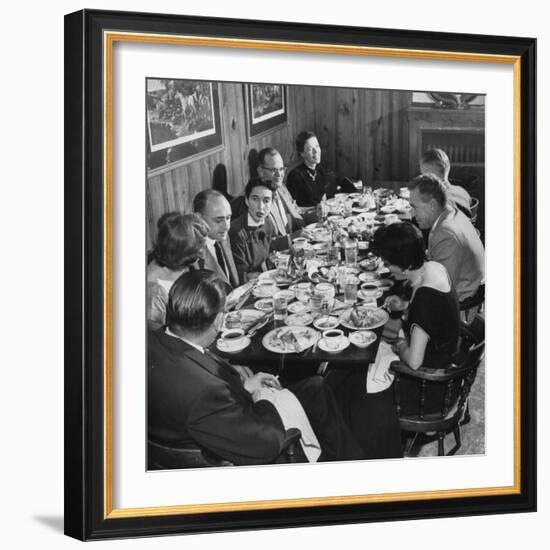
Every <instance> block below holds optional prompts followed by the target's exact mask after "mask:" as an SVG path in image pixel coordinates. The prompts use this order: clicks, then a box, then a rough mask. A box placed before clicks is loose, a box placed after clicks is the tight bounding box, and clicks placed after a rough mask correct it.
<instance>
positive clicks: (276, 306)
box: [273, 292, 287, 321]
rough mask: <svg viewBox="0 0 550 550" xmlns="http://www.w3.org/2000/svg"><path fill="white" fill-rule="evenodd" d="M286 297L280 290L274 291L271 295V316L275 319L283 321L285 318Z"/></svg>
mask: <svg viewBox="0 0 550 550" xmlns="http://www.w3.org/2000/svg"><path fill="white" fill-rule="evenodd" d="M286 306H287V297H286V294H284V293H282V292H276V293H275V294H274V295H273V317H274V319H275V321H284V320H285V319H286V315H287V313H286Z"/></svg>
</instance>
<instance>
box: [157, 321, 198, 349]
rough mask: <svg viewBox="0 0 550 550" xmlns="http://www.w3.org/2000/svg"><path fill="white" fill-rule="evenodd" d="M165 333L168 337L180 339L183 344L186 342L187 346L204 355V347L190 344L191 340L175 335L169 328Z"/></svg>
mask: <svg viewBox="0 0 550 550" xmlns="http://www.w3.org/2000/svg"><path fill="white" fill-rule="evenodd" d="M164 332H165V333H166V334H167V335H168V336H172V337H174V338H179V339H180V340H181V341H182V342H185V343H186V344H189V345H190V346H191V347H193V348H195V349H196V350H198V351H200V352H201V353H204V348H203V347H202V346H199V345H198V344H193V342H190V341H189V340H186V339H185V338H182V337H181V336H178V335H177V334H174V333H173V332H172V331H171V330H170V329H169V328H168V327H166V329H165V331H164Z"/></svg>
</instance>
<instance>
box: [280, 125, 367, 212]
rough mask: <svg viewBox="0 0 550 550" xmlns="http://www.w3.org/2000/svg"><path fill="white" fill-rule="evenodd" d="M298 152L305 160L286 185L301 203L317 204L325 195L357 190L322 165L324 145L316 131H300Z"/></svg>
mask: <svg viewBox="0 0 550 550" xmlns="http://www.w3.org/2000/svg"><path fill="white" fill-rule="evenodd" d="M296 151H297V152H298V156H300V157H301V158H302V161H303V162H302V163H301V164H300V165H298V166H297V167H296V168H294V170H292V171H291V172H290V173H289V174H288V177H287V180H286V184H287V187H288V190H289V191H290V194H291V195H292V197H293V198H294V200H295V201H296V203H297V204H298V206H317V205H318V204H319V203H320V202H321V200H322V199H323V197H328V198H330V197H333V196H334V195H335V194H336V193H340V192H342V193H354V192H355V191H356V189H355V186H354V185H353V183H351V181H349V180H348V179H347V178H336V177H334V176H333V175H330V174H328V173H327V171H326V170H325V169H324V168H323V167H322V166H321V165H320V164H319V163H320V162H321V146H320V145H319V141H318V140H317V136H316V135H315V134H314V133H312V132H308V131H305V132H301V133H300V134H298V137H297V138H296Z"/></svg>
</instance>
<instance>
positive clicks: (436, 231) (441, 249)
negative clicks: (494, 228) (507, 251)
mask: <svg viewBox="0 0 550 550" xmlns="http://www.w3.org/2000/svg"><path fill="white" fill-rule="evenodd" d="M409 189H410V191H411V195H410V203H411V206H412V208H413V212H414V216H415V218H416V221H417V223H418V227H420V229H429V230H430V234H429V237H428V255H429V257H430V259H432V260H434V261H436V262H439V263H441V264H443V265H444V266H445V268H446V269H447V271H448V273H449V275H450V277H451V281H452V283H453V286H454V288H455V290H456V293H457V295H458V299H459V300H460V301H461V302H462V301H464V300H465V299H466V298H469V297H471V296H473V295H474V294H476V293H477V291H478V289H479V287H480V285H482V284H483V282H484V279H485V251H484V249H483V244H482V243H481V240H480V238H479V235H478V234H477V232H476V230H475V228H474V226H473V225H472V224H471V223H470V220H469V219H468V218H467V217H466V216H465V215H464V214H463V213H462V212H461V211H460V210H458V209H457V208H455V207H454V206H453V205H452V204H451V203H449V201H448V200H447V190H446V188H445V186H444V185H443V183H442V182H441V180H440V179H439V178H437V177H436V176H434V175H432V174H425V175H422V176H417V177H416V178H414V179H413V180H412V181H411V182H410V183H409Z"/></svg>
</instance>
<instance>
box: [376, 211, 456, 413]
mask: <svg viewBox="0 0 550 550" xmlns="http://www.w3.org/2000/svg"><path fill="white" fill-rule="evenodd" d="M372 248H373V250H374V251H375V253H376V254H377V255H378V256H380V257H381V258H382V260H383V261H384V264H385V265H386V267H387V268H388V269H389V270H390V273H391V274H392V275H393V276H394V277H395V278H396V279H397V280H406V281H408V283H409V284H410V286H411V289H412V295H411V299H410V302H408V305H407V304H406V303H405V302H403V301H402V300H401V299H400V298H398V297H397V296H391V297H390V298H389V303H390V307H391V308H394V309H397V310H403V309H404V308H405V307H406V308H407V320H406V322H405V323H404V326H403V329H404V332H405V338H404V339H398V341H397V342H396V343H395V344H394V345H393V349H394V351H395V353H397V354H398V355H399V357H400V359H401V360H402V361H403V362H405V363H407V364H408V365H409V366H410V367H411V368H412V369H415V370H416V369H418V368H419V367H420V366H422V367H423V368H430V369H437V368H443V367H446V366H448V365H449V364H450V363H451V361H452V356H453V355H454V354H455V353H456V351H457V346H458V337H459V331H460V316H459V309H458V299H457V296H456V293H455V290H454V288H453V284H452V282H451V279H450V277H449V274H448V273H447V270H446V269H445V267H444V266H443V265H442V264H440V263H438V262H435V261H428V260H427V259H426V255H425V248H424V239H423V238H422V234H421V232H420V231H419V230H418V228H417V227H415V226H414V225H412V224H411V223H408V222H401V223H394V224H391V225H389V226H386V227H382V228H380V229H379V230H378V231H377V232H376V233H375V234H374V239H373V243H372ZM399 393H400V396H401V405H402V409H403V413H404V414H408V413H410V412H413V411H414V410H416V409H417V408H418V385H417V382H414V381H411V380H409V379H406V378H403V379H402V381H401V384H400V388H399ZM444 393H445V384H439V385H437V386H435V387H434V388H433V391H431V392H430V393H429V394H428V395H427V396H426V403H425V407H426V409H425V410H426V412H427V413H429V412H432V411H433V410H439V409H440V408H441V405H442V400H443V395H444Z"/></svg>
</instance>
